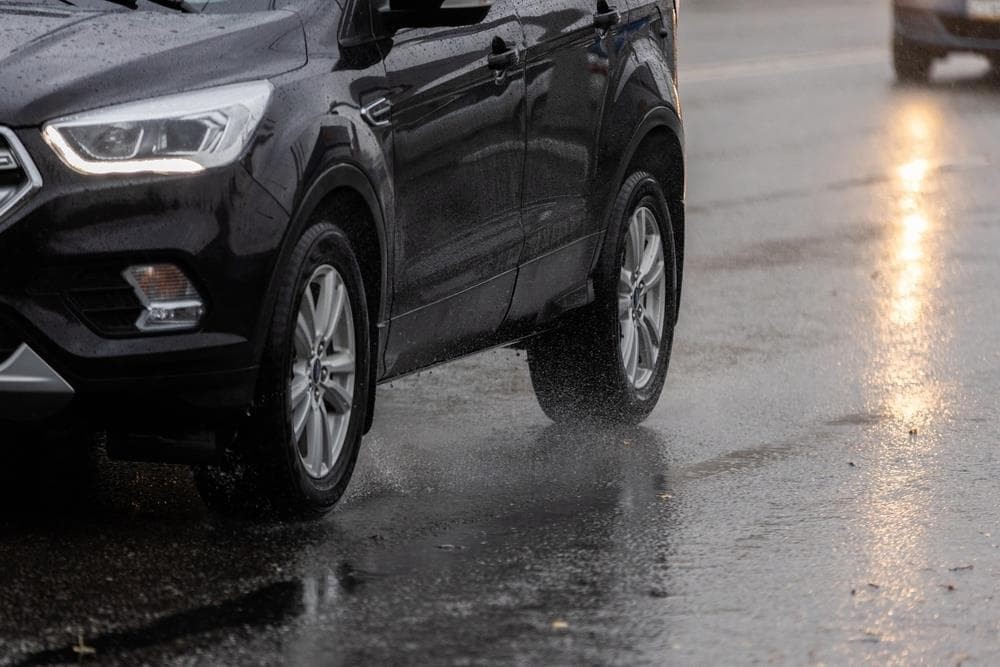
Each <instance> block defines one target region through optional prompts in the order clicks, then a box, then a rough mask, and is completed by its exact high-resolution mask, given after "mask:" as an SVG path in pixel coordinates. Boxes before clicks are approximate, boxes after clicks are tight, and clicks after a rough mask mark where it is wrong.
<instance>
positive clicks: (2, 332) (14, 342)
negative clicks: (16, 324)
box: [0, 325, 21, 364]
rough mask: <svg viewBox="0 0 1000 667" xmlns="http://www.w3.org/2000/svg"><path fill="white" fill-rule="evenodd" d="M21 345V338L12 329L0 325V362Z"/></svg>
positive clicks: (5, 359)
mask: <svg viewBox="0 0 1000 667" xmlns="http://www.w3.org/2000/svg"><path fill="white" fill-rule="evenodd" d="M20 346H21V339H20V338H18V337H17V336H16V335H15V334H14V332H13V331H9V330H8V329H5V328H3V325H0V364H2V363H3V362H5V361H7V359H9V358H10V355H12V354H14V351H15V350H16V349H17V348H19V347H20Z"/></svg>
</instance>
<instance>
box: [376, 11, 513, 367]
mask: <svg viewBox="0 0 1000 667" xmlns="http://www.w3.org/2000/svg"><path fill="white" fill-rule="evenodd" d="M514 5H515V2H514V0H495V1H494V2H493V4H492V7H491V8H490V10H489V13H488V14H487V16H486V18H485V19H484V20H482V21H481V22H479V23H477V24H475V25H471V26H462V27H446V28H407V29H401V30H398V31H397V32H395V33H394V34H393V35H391V36H390V38H389V39H383V40H381V42H380V43H381V44H382V47H381V48H382V49H383V57H384V62H385V68H386V77H387V88H388V92H387V93H386V96H385V101H384V102H382V103H381V105H379V104H378V102H376V103H375V104H376V106H375V107H374V108H372V109H370V110H369V112H368V113H369V114H373V113H374V114H376V115H379V116H378V117H379V118H385V119H391V120H390V122H391V123H392V130H393V153H394V158H393V163H394V179H395V195H396V201H395V218H396V232H395V234H396V239H395V244H396V246H395V255H396V261H395V276H394V284H395V295H394V298H393V305H392V320H391V322H390V325H389V327H390V330H389V339H388V345H387V348H386V353H385V360H386V370H387V374H388V375H390V376H391V375H397V374H400V373H404V372H407V371H410V370H413V369H416V368H419V367H422V366H426V365H429V364H432V363H435V362H438V361H443V360H445V359H448V358H450V357H454V356H457V355H459V354H462V353H464V352H467V351H469V350H472V349H475V348H476V347H477V346H481V345H484V344H487V343H488V342H489V340H490V338H491V336H493V335H495V334H496V332H497V329H498V327H499V326H500V324H501V322H502V321H503V319H504V315H505V314H506V312H507V310H508V308H509V306H510V299H511V295H512V293H513V289H514V284H515V281H516V274H517V263H518V259H519V256H520V252H521V246H522V242H523V233H522V231H521V222H520V217H521V213H520V207H521V195H522V180H523V164H524V151H525V146H524V137H525V109H524V92H525V91H524V71H523V63H522V61H521V52H522V51H523V45H524V35H523V32H522V29H521V25H520V22H519V20H518V18H517V16H516V13H515V11H514ZM376 122H378V120H377V121H376ZM383 122H384V121H383Z"/></svg>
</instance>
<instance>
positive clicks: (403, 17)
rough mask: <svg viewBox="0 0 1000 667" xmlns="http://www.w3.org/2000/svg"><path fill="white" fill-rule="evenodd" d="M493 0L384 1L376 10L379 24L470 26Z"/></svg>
mask: <svg viewBox="0 0 1000 667" xmlns="http://www.w3.org/2000/svg"><path fill="white" fill-rule="evenodd" d="M492 5H493V0H386V2H384V3H383V5H382V7H381V8H380V9H379V11H378V13H379V16H380V17H381V19H382V25H383V26H385V28H386V29H388V30H391V31H395V30H398V29H400V28H437V27H446V26H447V27H452V26H463V25H474V24H476V23H479V22H480V21H482V20H483V19H485V18H486V15H487V14H489V12H490V7H491V6H492Z"/></svg>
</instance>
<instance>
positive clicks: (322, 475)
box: [195, 222, 373, 518]
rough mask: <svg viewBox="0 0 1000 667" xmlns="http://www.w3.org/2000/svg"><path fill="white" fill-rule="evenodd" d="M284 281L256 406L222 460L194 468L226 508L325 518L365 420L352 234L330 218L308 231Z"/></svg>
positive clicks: (366, 365)
mask: <svg viewBox="0 0 1000 667" xmlns="http://www.w3.org/2000/svg"><path fill="white" fill-rule="evenodd" d="M281 280H282V284H281V285H280V288H279V291H278V298H277V302H276V305H275V310H274V314H273V318H272V322H271V327H270V333H269V336H268V340H267V343H266V346H265V350H264V356H263V359H262V363H261V371H260V373H261V375H260V381H259V385H258V391H257V398H256V401H255V403H254V407H253V409H252V410H251V413H250V415H249V416H248V417H247V419H246V420H245V421H244V422H243V423H242V424H240V425H239V427H238V428H237V429H236V431H235V435H234V436H233V438H232V441H231V443H230V444H229V445H228V446H226V447H225V448H224V450H223V453H222V458H221V461H219V462H218V463H216V464H213V465H209V466H201V467H197V468H196V469H195V480H196V483H197V485H198V488H199V490H200V491H201V494H202V497H203V498H204V499H205V501H206V503H207V504H208V505H209V506H210V507H213V508H215V509H219V510H222V511H224V512H236V513H239V514H252V515H278V516H282V517H293V518H318V517H321V516H323V515H324V514H326V513H327V512H329V511H330V510H331V509H332V508H333V506H334V505H335V504H336V502H337V501H338V500H339V499H340V497H341V496H342V495H343V493H344V490H345V489H346V488H347V484H348V482H349V481H350V478H351V474H352V473H353V471H354V465H355V462H356V461H357V456H358V450H359V448H360V445H361V438H362V436H363V431H364V426H365V423H366V420H367V411H368V409H369V408H368V406H369V400H368V399H369V394H370V392H371V390H372V388H371V383H370V370H371V364H372V363H373V359H372V356H373V355H372V345H371V328H370V320H369V313H368V308H367V300H366V299H365V288H364V283H363V280H362V276H361V268H360V266H359V264H358V260H357V257H356V255H355V253H354V250H353V249H352V247H351V244H350V242H349V240H348V238H347V236H346V235H345V234H344V233H343V232H342V231H340V230H339V229H338V228H337V227H335V226H334V225H332V224H330V223H327V222H319V223H318V224H316V225H314V226H312V227H310V228H309V229H307V230H306V232H305V233H304V234H303V235H302V238H301V239H299V241H298V243H297V244H296V246H295V249H294V251H293V252H292V256H291V260H290V261H289V263H288V268H287V269H286V275H284V276H283V277H282V278H281ZM307 289H308V294H309V298H308V300H307V297H306V295H307ZM344 297H346V299H345V298H344ZM338 299H339V300H340V301H339V302H340V303H341V304H342V306H341V307H340V310H339V311H338V309H337V306H336V304H337V303H338ZM324 304H326V306H324ZM324 308H326V310H327V311H329V312H330V313H331V316H330V317H324V315H323V313H324ZM338 312H339V316H337V315H334V313H338ZM309 313H315V314H316V319H315V320H314V326H309V323H308V322H307V321H306V320H307V319H308V318H309ZM324 320H325V321H327V322H328V325H329V326H327V327H326V328H327V331H326V332H323V333H322V334H321V333H320V330H321V329H323V328H324V327H322V326H320V322H321V321H324ZM331 332H332V333H331ZM307 339H308V340H307ZM321 339H322V341H325V342H321ZM352 359H353V361H352Z"/></svg>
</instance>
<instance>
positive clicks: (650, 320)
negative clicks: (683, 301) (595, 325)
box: [618, 206, 667, 390]
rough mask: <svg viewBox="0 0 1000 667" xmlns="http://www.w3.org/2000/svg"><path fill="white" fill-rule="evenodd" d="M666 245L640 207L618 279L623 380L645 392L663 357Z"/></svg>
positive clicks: (653, 219)
mask: <svg viewBox="0 0 1000 667" xmlns="http://www.w3.org/2000/svg"><path fill="white" fill-rule="evenodd" d="M665 271H666V267H665V265H664V261H663V240H662V238H661V236H660V226H659V224H658V223H657V220H656V214H655V213H653V211H652V210H651V209H650V208H649V207H647V206H640V207H638V208H636V210H635V211H634V212H633V213H632V216H631V217H630V218H629V223H628V229H627V231H626V237H625V252H624V253H623V254H622V266H621V272H620V274H619V278H618V324H619V339H620V341H619V348H620V352H621V360H622V365H623V367H624V369H625V375H626V377H627V378H628V380H629V382H630V383H631V384H632V387H633V388H635V389H637V390H641V389H644V388H645V387H646V386H647V385H649V383H650V382H651V381H652V379H653V376H654V375H655V373H656V363H657V361H658V360H659V357H660V346H661V344H662V340H663V323H664V315H665V312H666V307H667V290H666V280H665V276H664V272H665Z"/></svg>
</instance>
